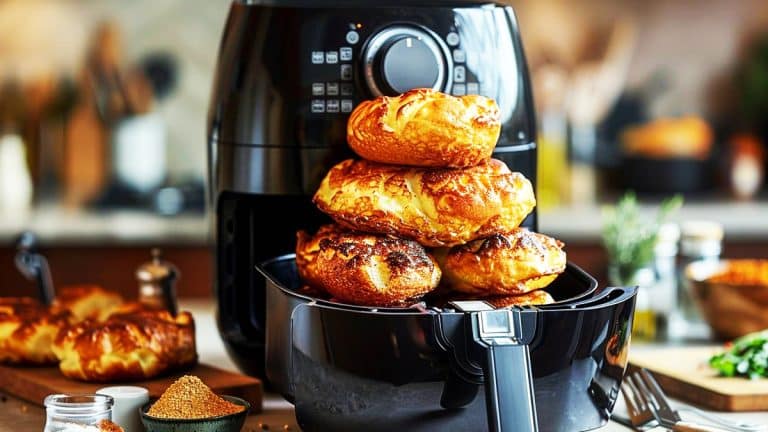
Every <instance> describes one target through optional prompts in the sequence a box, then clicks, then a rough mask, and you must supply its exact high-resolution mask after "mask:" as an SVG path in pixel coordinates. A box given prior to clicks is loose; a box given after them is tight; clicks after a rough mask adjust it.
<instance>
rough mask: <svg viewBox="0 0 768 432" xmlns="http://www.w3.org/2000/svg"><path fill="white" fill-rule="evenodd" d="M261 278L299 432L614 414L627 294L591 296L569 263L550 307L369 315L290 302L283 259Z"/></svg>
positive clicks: (519, 427)
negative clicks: (294, 405)
mask: <svg viewBox="0 0 768 432" xmlns="http://www.w3.org/2000/svg"><path fill="white" fill-rule="evenodd" d="M260 271H262V272H263V273H264V275H265V276H266V278H267V302H268V308H267V310H268V317H267V334H268V335H267V374H268V376H269V378H270V381H272V382H273V383H274V384H275V385H276V387H277V388H278V389H279V390H280V391H281V392H282V393H283V394H284V396H286V397H287V398H288V399H290V400H292V401H293V402H294V403H295V404H296V416H297V420H298V422H299V424H300V426H301V427H302V429H303V430H307V431H327V430H334V431H347V430H349V431H352V430H361V429H365V430H370V431H378V430H382V431H384V430H387V431H390V430H393V429H397V428H398V427H400V428H404V429H407V430H409V431H410V430H414V431H420V430H484V429H488V430H497V431H501V430H507V431H510V430H514V431H526V430H531V431H532V430H537V427H538V430H542V431H550V430H551V431H561V430H567V431H579V430H589V429H594V428H597V427H600V426H602V425H603V424H605V422H607V420H608V419H609V417H610V413H611V411H612V409H613V405H614V403H615V401H616V398H617V396H618V389H619V385H620V381H621V378H622V375H623V372H624V368H625V367H626V350H627V349H628V347H629V336H628V332H629V329H631V321H632V311H633V308H634V294H635V289H634V288H607V289H603V290H600V291H597V290H596V283H595V282H594V279H593V278H591V277H590V276H589V275H587V274H586V273H584V272H583V271H581V270H580V269H579V268H578V267H575V266H572V265H570V264H569V266H568V268H567V270H566V272H565V273H563V275H562V276H561V277H559V278H558V279H557V280H556V281H555V282H553V284H552V285H551V286H550V287H548V291H550V292H551V293H552V294H553V297H555V299H556V300H557V301H558V303H556V304H553V305H547V306H542V307H538V308H536V307H524V308H513V309H509V310H503V311H486V310H483V308H482V305H485V303H482V302H456V303H452V304H450V306H449V307H447V308H443V309H438V308H434V307H426V306H425V305H417V306H415V307H412V308H404V309H373V308H365V307H351V306H349V305H340V304H336V303H332V302H327V301H322V300H315V299H312V298H310V297H306V296H302V295H300V294H298V293H297V292H296V291H295V290H296V289H297V288H299V286H300V281H299V278H298V274H297V272H296V267H295V261H294V259H293V256H291V255H287V256H283V257H279V258H276V259H273V260H270V261H267V262H265V263H263V264H262V265H261V266H260ZM478 304H479V309H474V308H477V307H478ZM486 306H487V305H486ZM289 322H290V326H289V325H288V324H287V323H289ZM489 323H490V324H489ZM500 328H501V329H505V330H504V331H507V333H504V331H501V334H494V332H499V331H500V330H499V329H500ZM502 345H503V346H502ZM489 382H490V383H491V385H490V386H489V385H488V383H489Z"/></svg>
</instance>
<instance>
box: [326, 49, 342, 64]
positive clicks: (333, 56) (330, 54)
mask: <svg viewBox="0 0 768 432" xmlns="http://www.w3.org/2000/svg"><path fill="white" fill-rule="evenodd" d="M325 62H326V63H328V64H336V63H338V62H339V53H338V52H336V51H326V52H325Z"/></svg>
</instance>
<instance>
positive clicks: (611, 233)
mask: <svg viewBox="0 0 768 432" xmlns="http://www.w3.org/2000/svg"><path fill="white" fill-rule="evenodd" d="M682 204H683V198H682V196H680V195H675V196H673V197H672V198H669V199H666V200H664V201H663V202H662V203H661V205H660V206H659V210H658V212H657V214H656V216H655V217H653V218H644V217H643V216H642V215H641V214H640V206H639V204H638V202H637V197H636V196H635V193H634V192H632V191H629V192H627V193H626V194H624V196H623V197H621V199H619V201H618V203H617V204H616V205H615V206H608V207H604V208H603V246H604V247H605V249H606V251H607V253H608V257H609V258H610V260H611V263H612V264H613V265H616V266H617V267H618V271H619V275H620V277H621V279H622V280H623V281H626V282H629V278H631V276H632V275H634V274H635V272H636V271H637V270H638V269H640V268H643V267H645V266H647V265H648V264H649V263H650V262H651V261H652V260H653V257H654V255H653V254H654V247H655V246H656V239H657V236H658V232H659V227H661V225H663V224H664V222H666V220H667V219H668V218H669V217H670V216H671V215H672V213H674V212H676V211H677V210H678V209H679V208H680V207H681V206H682Z"/></svg>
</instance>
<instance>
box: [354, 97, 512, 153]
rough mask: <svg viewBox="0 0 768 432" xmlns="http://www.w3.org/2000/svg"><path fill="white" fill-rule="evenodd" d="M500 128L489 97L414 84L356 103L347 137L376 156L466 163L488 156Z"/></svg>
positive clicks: (496, 110) (359, 150) (356, 147)
mask: <svg viewBox="0 0 768 432" xmlns="http://www.w3.org/2000/svg"><path fill="white" fill-rule="evenodd" d="M500 131H501V122H500V116H499V107H498V105H496V102H495V101H494V100H493V99H489V98H486V97H483V96H477V95H467V96H461V97H455V96H451V95H447V94H445V93H440V92H438V91H434V90H431V89H414V90H411V91H408V92H406V93H403V94H401V95H399V96H395V97H387V96H382V97H379V98H376V99H373V100H369V101H365V102H363V103H361V104H360V105H358V106H357V107H356V108H355V110H354V111H353V112H352V115H351V116H350V117H349V122H348V123H347V142H348V143H349V146H350V147H351V148H352V150H354V151H355V153H357V154H358V155H360V157H362V158H364V159H368V160H372V161H376V162H382V163H388V164H394V165H412V166H424V167H453V168H464V167H470V166H473V165H477V164H478V163H480V162H481V161H483V160H485V159H488V158H490V157H491V153H492V152H493V148H494V147H495V146H496V141H497V140H498V139H499V132H500Z"/></svg>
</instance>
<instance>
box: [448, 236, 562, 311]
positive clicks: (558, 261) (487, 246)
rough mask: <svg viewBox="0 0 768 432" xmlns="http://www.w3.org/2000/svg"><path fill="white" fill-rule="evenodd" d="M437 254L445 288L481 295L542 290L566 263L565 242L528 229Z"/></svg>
mask: <svg viewBox="0 0 768 432" xmlns="http://www.w3.org/2000/svg"><path fill="white" fill-rule="evenodd" d="M434 253H435V258H436V259H437V261H438V263H439V264H440V269H441V270H442V271H443V280H442V283H443V284H444V285H445V286H447V287H449V288H451V289H453V290H456V291H460V292H464V293H469V294H477V295H481V296H489V295H502V294H503V295H519V294H524V293H527V292H529V291H533V290H536V289H539V288H543V287H545V286H547V285H549V284H550V283H551V282H552V281H553V280H555V278H556V277H557V275H558V274H560V273H562V272H563V271H564V270H565V264H566V254H565V251H564V250H563V243H562V242H560V241H558V240H555V239H553V238H552V237H548V236H546V235H544V234H539V233H535V232H532V231H529V230H527V229H525V228H517V229H514V230H513V231H511V232H510V233H509V234H494V235H492V236H490V237H487V238H484V239H480V240H475V241H472V242H470V243H467V244H464V245H461V246H456V247H453V248H451V249H439V250H436V251H435V252H434Z"/></svg>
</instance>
